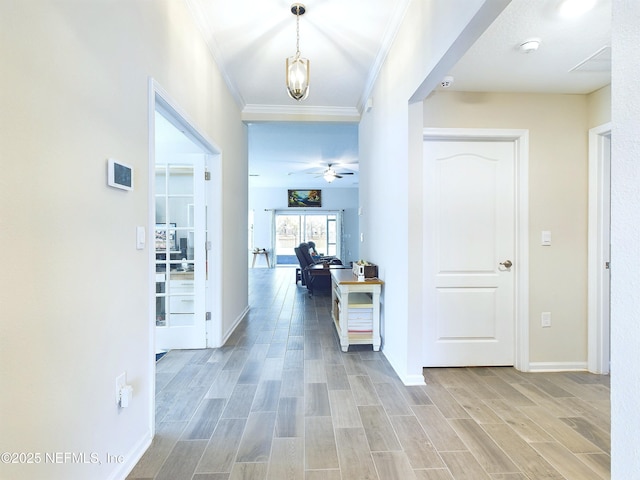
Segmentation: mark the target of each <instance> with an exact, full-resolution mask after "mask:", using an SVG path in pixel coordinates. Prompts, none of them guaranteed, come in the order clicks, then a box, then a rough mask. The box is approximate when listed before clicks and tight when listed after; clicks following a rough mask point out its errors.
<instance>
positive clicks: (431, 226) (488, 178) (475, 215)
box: [423, 140, 518, 366]
mask: <svg viewBox="0 0 640 480" xmlns="http://www.w3.org/2000/svg"><path fill="white" fill-rule="evenodd" d="M515 151H516V149H515V145H514V141H512V140H505V141H488V140H426V141H425V144H424V166H423V167H424V168H423V172H424V191H425V197H424V202H425V203H424V213H425V222H424V235H423V238H424V249H423V252H424V257H423V262H424V263H423V272H424V288H425V292H424V302H425V312H426V314H427V316H426V318H425V345H424V352H425V366H477V365H514V363H515V295H514V293H515V275H514V271H515V270H516V269H517V268H518V262H517V260H518V259H517V258H515V252H516V249H515V235H516V177H515V172H516V165H515V161H516V154H515Z"/></svg>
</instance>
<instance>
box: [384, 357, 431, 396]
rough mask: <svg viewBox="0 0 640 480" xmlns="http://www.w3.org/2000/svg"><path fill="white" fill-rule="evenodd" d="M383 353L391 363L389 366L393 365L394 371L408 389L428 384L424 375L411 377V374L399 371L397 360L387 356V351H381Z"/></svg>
mask: <svg viewBox="0 0 640 480" xmlns="http://www.w3.org/2000/svg"><path fill="white" fill-rule="evenodd" d="M381 352H382V354H383V355H384V356H385V357H386V359H387V361H388V362H389V365H391V368H393V371H394V372H396V375H398V378H399V379H400V381H401V382H402V383H403V384H404V385H405V386H407V387H415V386H419V385H426V383H425V381H424V377H423V376H422V374H418V375H410V374H407V373H405V372H400V371H398V369H397V368H396V362H395V359H394V358H393V357H390V356H389V355H387V352H386V351H384V350H381Z"/></svg>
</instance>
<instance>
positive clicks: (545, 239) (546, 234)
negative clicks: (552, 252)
mask: <svg viewBox="0 0 640 480" xmlns="http://www.w3.org/2000/svg"><path fill="white" fill-rule="evenodd" d="M541 244H542V245H543V246H545V247H547V246H549V245H551V231H549V230H543V231H542V239H541Z"/></svg>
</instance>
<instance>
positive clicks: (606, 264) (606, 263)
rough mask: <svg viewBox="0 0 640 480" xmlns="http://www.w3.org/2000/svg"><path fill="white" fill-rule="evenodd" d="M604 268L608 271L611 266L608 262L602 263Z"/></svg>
mask: <svg viewBox="0 0 640 480" xmlns="http://www.w3.org/2000/svg"><path fill="white" fill-rule="evenodd" d="M604 268H606V269H607V270H609V269H610V268H611V264H610V263H609V262H604Z"/></svg>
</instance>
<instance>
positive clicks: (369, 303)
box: [331, 269, 383, 352]
mask: <svg viewBox="0 0 640 480" xmlns="http://www.w3.org/2000/svg"><path fill="white" fill-rule="evenodd" d="M382 285H383V282H382V281H381V280H379V279H377V278H376V279H367V280H365V281H364V282H359V281H358V279H357V277H356V276H355V275H354V274H353V272H352V271H351V270H349V269H336V270H331V300H332V302H331V305H332V308H331V316H332V318H333V323H334V324H335V326H336V330H337V331H338V336H339V337H340V347H341V348H342V351H343V352H346V351H347V350H349V345H362V344H364V345H369V344H371V345H373V349H374V350H375V351H376V352H377V351H378V350H380V291H381V290H382Z"/></svg>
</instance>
